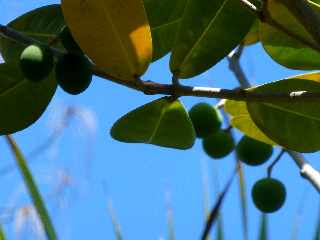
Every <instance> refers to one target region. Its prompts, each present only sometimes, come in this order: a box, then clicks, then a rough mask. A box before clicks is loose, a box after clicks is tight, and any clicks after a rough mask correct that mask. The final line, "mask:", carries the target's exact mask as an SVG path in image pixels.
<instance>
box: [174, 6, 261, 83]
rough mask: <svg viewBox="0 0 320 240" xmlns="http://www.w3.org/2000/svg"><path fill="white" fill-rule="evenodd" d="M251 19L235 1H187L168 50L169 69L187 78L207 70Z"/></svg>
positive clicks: (245, 30) (244, 31)
mask: <svg viewBox="0 0 320 240" xmlns="http://www.w3.org/2000/svg"><path fill="white" fill-rule="evenodd" d="M254 19H255V17H254V16H253V15H252V14H251V13H250V12H249V11H248V10H247V9H246V8H245V7H244V6H243V5H242V4H241V3H240V1H239V0H216V1H210V0H188V2H187V5H186V8H185V11H184V13H183V17H182V20H181V24H180V27H179V30H178V33H177V38H176V41H175V44H174V48H173V50H172V56H171V61H170V69H171V71H172V72H173V73H174V74H175V75H176V76H177V77H179V78H190V77H193V76H196V75H198V74H200V73H202V72H204V71H206V70H208V69H209V68H210V67H212V66H213V65H215V64H216V63H217V62H219V61H220V60H221V59H222V58H224V57H225V56H226V55H227V54H228V53H229V52H231V50H232V49H233V48H235V47H236V46H237V45H238V44H239V43H240V42H241V40H242V39H243V38H244V37H245V35H246V34H247V33H248V31H249V29H250V27H251V25H252V23H253V21H254Z"/></svg>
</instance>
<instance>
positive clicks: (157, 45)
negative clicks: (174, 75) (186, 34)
mask: <svg viewBox="0 0 320 240" xmlns="http://www.w3.org/2000/svg"><path fill="white" fill-rule="evenodd" d="M186 1H187V0H161V1H159V0H144V4H145V8H146V12H147V15H148V19H149V24H150V27H151V35H152V44H153V59H152V61H156V60H158V59H160V58H161V57H163V56H164V55H166V54H167V53H168V52H170V51H171V49H172V46H173V43H174V40H175V36H176V32H177V29H178V26H179V23H180V18H181V16H182V13H183V10H184V7H185V4H186Z"/></svg>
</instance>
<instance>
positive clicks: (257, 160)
mask: <svg viewBox="0 0 320 240" xmlns="http://www.w3.org/2000/svg"><path fill="white" fill-rule="evenodd" d="M236 152H237V156H238V158H239V160H241V161H242V162H244V163H246V164H248V165H251V166H257V165H260V164H263V163H265V162H266V161H267V160H268V159H269V158H270V157H271V155H272V152H273V148H272V146H271V145H269V144H266V143H263V142H260V141H258V140H255V139H253V138H250V137H248V136H243V137H242V138H241V140H240V142H239V143H238V145H237V147H236Z"/></svg>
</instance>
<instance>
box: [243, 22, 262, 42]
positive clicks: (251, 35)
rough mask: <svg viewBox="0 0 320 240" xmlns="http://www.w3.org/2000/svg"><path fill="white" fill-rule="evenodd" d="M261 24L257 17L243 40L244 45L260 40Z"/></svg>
mask: <svg viewBox="0 0 320 240" xmlns="http://www.w3.org/2000/svg"><path fill="white" fill-rule="evenodd" d="M259 25H260V21H259V20H258V19H257V20H255V21H254V22H253V24H252V26H251V28H250V31H249V32H248V33H247V35H246V36H245V38H244V39H243V40H242V43H243V44H244V45H251V44H255V43H257V42H259V41H260V39H259Z"/></svg>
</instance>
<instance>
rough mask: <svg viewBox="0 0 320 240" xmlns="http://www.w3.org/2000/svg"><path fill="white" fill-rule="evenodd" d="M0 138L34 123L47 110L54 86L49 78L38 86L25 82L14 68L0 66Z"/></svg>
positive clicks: (17, 69)
mask: <svg viewBox="0 0 320 240" xmlns="http://www.w3.org/2000/svg"><path fill="white" fill-rule="evenodd" d="M0 79H1V81H0V112H2V113H5V114H2V115H1V118H0V135H4V134H11V133H14V132H17V131H20V130H22V129H25V128H26V127H28V126H30V125H31V124H32V123H34V122H35V121H36V120H37V119H38V118H39V117H40V116H41V114H42V113H43V112H44V111H45V109H46V108H47V106H48V104H49V102H50V100H51V98H52V97H53V95H54V93H55V90H56V87H57V83H56V81H55V80H54V78H53V77H52V76H50V77H49V78H47V79H44V80H42V81H41V82H39V83H34V82H31V81H29V80H27V79H25V78H24V77H23V75H22V73H21V72H20V69H19V68H18V67H17V66H16V65H14V64H9V63H5V64H0Z"/></svg>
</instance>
